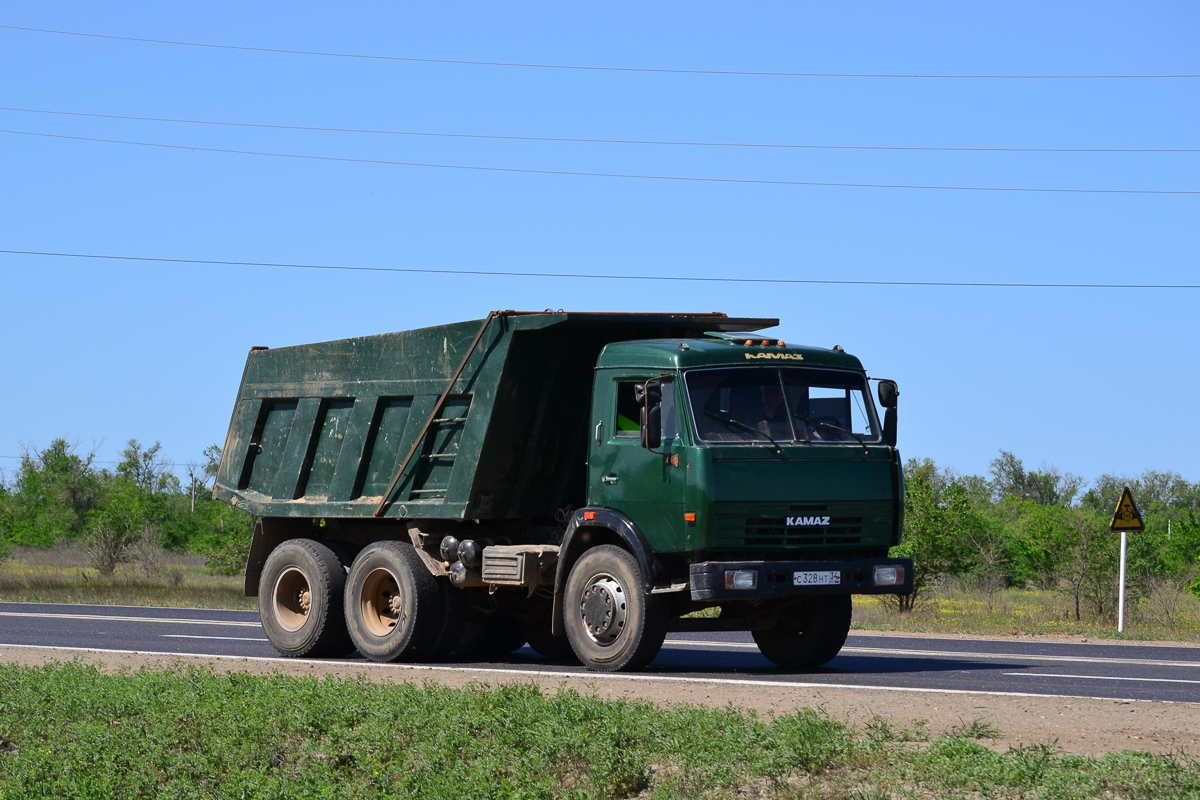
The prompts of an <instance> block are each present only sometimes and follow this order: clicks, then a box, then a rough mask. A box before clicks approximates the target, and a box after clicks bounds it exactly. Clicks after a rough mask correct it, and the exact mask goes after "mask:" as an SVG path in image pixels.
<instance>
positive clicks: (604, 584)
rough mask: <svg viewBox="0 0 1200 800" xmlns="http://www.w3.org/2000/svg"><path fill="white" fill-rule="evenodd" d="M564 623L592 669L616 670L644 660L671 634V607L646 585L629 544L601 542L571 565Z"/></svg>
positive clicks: (573, 646) (633, 666)
mask: <svg viewBox="0 0 1200 800" xmlns="http://www.w3.org/2000/svg"><path fill="white" fill-rule="evenodd" d="M563 627H565V628H566V631H567V640H568V641H569V642H570V643H571V649H572V650H574V651H575V655H576V656H578V657H579V660H580V661H581V662H582V663H583V665H584V666H586V667H587V668H588V669H591V670H596V671H598V672H617V671H620V670H632V669H640V668H641V667H644V666H646V665H647V664H649V663H650V662H651V661H653V660H654V657H655V656H656V655H658V651H659V650H660V649H661V648H662V644H663V640H664V639H665V638H666V636H667V608H666V606H665V605H664V604H663V603H662V602H661V600H660V598H658V597H656V596H654V595H652V594H650V593H648V592H646V591H644V590H643V589H642V580H641V570H639V569H638V565H637V562H636V561H635V560H634V559H633V556H632V555H630V554H629V553H628V552H626V551H625V550H622V549H621V548H619V547H614V546H613V545H607V544H606V545H600V546H599V547H594V548H592V549H591V550H588V551H587V552H586V553H584V554H583V556H581V557H580V559H579V560H578V561H576V562H575V566H573V567H572V568H571V574H570V575H569V576H568V578H567V586H566V590H565V593H564V596H563Z"/></svg>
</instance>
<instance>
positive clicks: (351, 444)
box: [214, 311, 912, 671]
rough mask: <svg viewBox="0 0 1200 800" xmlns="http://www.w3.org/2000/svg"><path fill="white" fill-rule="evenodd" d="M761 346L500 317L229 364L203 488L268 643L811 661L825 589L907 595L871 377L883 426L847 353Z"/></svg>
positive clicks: (383, 652)
mask: <svg viewBox="0 0 1200 800" xmlns="http://www.w3.org/2000/svg"><path fill="white" fill-rule="evenodd" d="M777 324H778V320H774V319H737V318H730V317H727V316H725V315H724V314H604V313H573V312H557V313H554V312H545V313H525V312H515V311H498V312H493V313H491V314H489V315H488V317H487V318H486V319H484V320H475V321H471V322H462V323H455V324H450V325H443V326H437V327H432V328H423V329H419V330H413V331H404V332H399V333H388V334H381V335H377V336H366V337H361V338H356V339H345V340H341V341H333V342H322V343H319V344H311V345H301V346H295V347H284V348H277V349H267V348H259V347H256V348H252V349H251V351H250V354H249V356H248V358H247V361H246V368H245V372H244V374H243V377H242V383H241V387H240V388H239V390H238V397H237V402H236V405H235V406H234V411H233V417H232V420H231V422H230V427H229V433H228V436H227V439H226V443H225V447H224V449H223V452H222V460H221V465H220V469H219V472H218V476H217V481H216V486H215V488H214V494H215V496H216V497H217V498H218V499H221V500H224V501H226V502H229V503H231V504H234V505H236V506H238V507H240V508H244V509H246V510H247V511H249V512H250V513H251V514H253V515H254V516H255V517H256V519H257V524H256V526H255V532H254V538H253V542H252V544H251V549H250V555H249V561H248V564H247V569H246V594H247V595H249V596H255V595H256V596H257V597H258V602H259V609H260V613H261V617H262V622H263V628H264V630H265V631H266V634H267V636H268V638H269V639H270V640H271V642H272V644H273V645H274V646H275V648H276V649H278V650H279V651H280V652H281V653H284V654H286V655H295V656H308V657H319V656H329V657H333V656H342V655H346V654H349V653H351V652H353V651H355V650H357V651H359V652H360V653H361V654H362V655H364V656H365V657H367V658H370V659H372V660H376V661H430V660H439V659H443V658H446V657H448V656H450V655H451V654H452V653H457V654H459V655H462V656H469V655H471V654H489V653H490V654H495V653H500V652H507V651H511V650H514V649H516V648H518V647H520V646H522V645H523V644H524V643H526V642H528V643H529V645H530V646H531V647H533V648H534V649H535V650H537V651H538V652H540V653H542V654H543V655H545V656H547V657H550V658H561V659H578V660H579V661H581V662H582V663H584V664H585V665H587V666H588V667H590V668H592V669H596V670H607V671H611V670H623V669H635V668H638V667H641V666H644V665H646V664H648V663H649V662H650V661H651V660H653V658H654V656H655V655H656V654H657V652H658V650H659V648H660V647H661V645H662V642H663V638H664V636H665V635H666V633H667V632H668V631H671V630H722V631H729V630H742V631H751V632H752V633H753V636H754V639H755V641H756V642H757V643H758V645H759V647H760V649H761V650H762V652H763V653H764V655H766V656H767V657H768V658H770V659H771V660H772V661H774V662H776V663H778V664H780V665H783V666H787V667H792V668H799V667H812V666H818V665H820V664H823V663H825V662H827V661H829V660H830V659H831V658H833V657H834V655H836V654H837V652H838V650H839V649H840V648H841V646H842V644H843V643H844V641H845V638H846V633H847V631H848V630H849V625H850V595H851V594H854V593H876V594H877V593H906V592H908V591H911V587H912V563H911V561H910V560H908V559H897V558H889V557H888V548H889V547H890V546H892V545H894V544H896V543H897V542H898V536H899V531H900V526H901V522H902V519H901V518H902V512H903V477H902V473H901V469H900V464H901V462H900V456H899V453H898V451H897V450H896V447H895V444H896V440H895V434H896V398H897V396H898V394H899V393H898V391H897V390H896V385H895V383H893V382H891V381H880V382H879V384H878V396H879V400H880V405H881V406H883V407H884V409H885V410H886V413H885V415H884V420H883V421H882V422H881V421H880V419H879V415H878V413H877V410H876V407H875V403H874V401H873V399H872V395H871V392H870V390H869V386H870V385H869V382H868V380H869V379H868V378H867V375H866V373H865V371H864V369H863V367H862V364H861V363H860V362H859V360H858V359H857V358H855V357H854V356H852V355H849V354H847V353H845V352H844V351H843V350H842V349H841V348H840V347H835V348H833V349H823V348H816V347H797V346H794V345H788V344H785V343H784V342H782V341H780V340H778V339H773V338H763V337H762V336H761V334H755V333H751V332H754V331H759V330H761V329H764V328H768V327H772V326H774V325H777ZM713 607H715V608H719V609H720V611H719V614H717V615H715V616H714V615H707V616H689V615H690V614H691V613H692V612H695V611H699V610H701V609H706V608H713Z"/></svg>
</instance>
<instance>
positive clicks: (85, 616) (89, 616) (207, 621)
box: [0, 611, 262, 628]
mask: <svg viewBox="0 0 1200 800" xmlns="http://www.w3.org/2000/svg"><path fill="white" fill-rule="evenodd" d="M0 617H37V618H40V619H90V620H105V621H112V622H169V623H172V624H175V625H232V626H234V627H237V628H261V627H262V624H261V623H259V622H234V621H233V620H224V619H183V618H179V617H176V618H167V617H121V616H116V615H106V614H51V613H49V612H46V611H0Z"/></svg>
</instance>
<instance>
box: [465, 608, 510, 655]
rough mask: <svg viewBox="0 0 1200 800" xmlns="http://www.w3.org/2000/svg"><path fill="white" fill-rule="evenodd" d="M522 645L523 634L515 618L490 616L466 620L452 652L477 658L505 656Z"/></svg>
mask: <svg viewBox="0 0 1200 800" xmlns="http://www.w3.org/2000/svg"><path fill="white" fill-rule="evenodd" d="M524 645H525V634H524V633H523V632H522V630H521V624H520V623H519V622H518V621H517V620H516V619H514V618H512V617H498V616H492V617H486V618H484V619H473V620H470V621H468V622H467V624H466V626H465V627H464V628H463V634H462V638H461V639H459V642H458V647H457V648H456V649H455V651H454V652H455V653H456V654H458V655H459V656H461V657H463V658H470V659H476V660H478V659H482V658H495V657H497V656H506V655H508V654H509V653H511V652H512V651H514V650H520V649H521V648H522V647H523V646H524Z"/></svg>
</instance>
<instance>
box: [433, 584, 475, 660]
mask: <svg viewBox="0 0 1200 800" xmlns="http://www.w3.org/2000/svg"><path fill="white" fill-rule="evenodd" d="M434 582H435V583H437V585H438V589H439V591H440V592H441V605H442V619H441V626H440V627H439V628H438V633H437V636H435V637H434V641H433V646H432V647H430V649H429V655H428V656H426V658H428V659H429V660H430V661H446V660H447V659H449V658H450V654H451V653H453V652H454V648H455V647H457V646H458V643H459V641H460V640H461V639H462V636H463V629H464V628H466V625H467V593H466V592H464V591H463V590H462V589H456V588H455V587H454V586H453V585H452V584H451V583H450V579H449V578H434Z"/></svg>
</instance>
